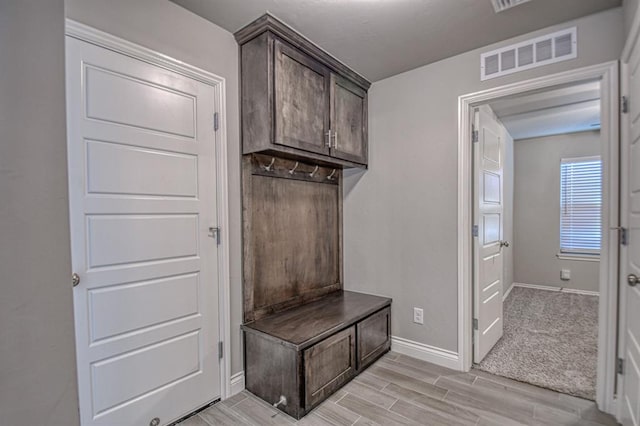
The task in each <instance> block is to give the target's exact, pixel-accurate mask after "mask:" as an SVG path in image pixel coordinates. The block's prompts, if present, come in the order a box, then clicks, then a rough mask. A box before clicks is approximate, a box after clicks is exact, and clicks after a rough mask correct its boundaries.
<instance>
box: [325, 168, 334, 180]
mask: <svg viewBox="0 0 640 426" xmlns="http://www.w3.org/2000/svg"><path fill="white" fill-rule="evenodd" d="M335 174H336V169H333V171H332V172H331V174H330V175H329V176H327V179H329V180H333V179H334V177H333V175H335Z"/></svg>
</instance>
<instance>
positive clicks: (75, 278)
mask: <svg viewBox="0 0 640 426" xmlns="http://www.w3.org/2000/svg"><path fill="white" fill-rule="evenodd" d="M71 284H73V286H74V287H75V286H77V285H78V284H80V275H78V274H76V273H75V272H74V273H73V275H71Z"/></svg>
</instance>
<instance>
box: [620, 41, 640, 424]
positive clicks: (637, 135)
mask: <svg viewBox="0 0 640 426" xmlns="http://www.w3.org/2000/svg"><path fill="white" fill-rule="evenodd" d="M622 85H623V93H625V94H626V95H627V96H628V97H629V99H630V102H629V112H628V113H627V114H623V115H622V120H621V131H622V147H621V153H620V160H621V161H620V167H621V177H622V179H621V188H622V195H621V216H620V219H621V226H623V227H625V228H627V229H628V240H627V241H628V245H626V246H625V245H621V246H620V258H621V264H622V267H621V284H620V285H621V287H620V303H621V304H622V305H623V306H622V307H621V309H622V310H621V315H623V316H624V328H623V329H622V330H621V331H620V337H621V341H622V347H621V351H620V354H619V356H620V357H622V358H624V362H625V364H624V365H625V367H624V374H623V376H622V398H621V400H622V401H621V402H622V407H621V410H620V411H621V418H620V420H621V422H622V424H623V425H625V426H631V425H633V426H639V425H640V285H635V286H630V285H629V284H628V283H627V276H628V275H629V274H634V275H636V276H638V277H640V167H639V165H640V105H639V102H638V99H640V48H639V47H638V41H636V45H635V47H634V49H633V52H632V54H631V57H630V61H629V63H624V62H623V63H622Z"/></svg>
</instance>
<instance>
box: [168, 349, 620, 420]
mask: <svg viewBox="0 0 640 426" xmlns="http://www.w3.org/2000/svg"><path fill="white" fill-rule="evenodd" d="M290 424H299V425H307V426H320V425H336V426H342V425H345V426H347V425H434V426H495V425H532V426H538V425H539V426H569V425H571V426H574V425H575V426H578V425H579V426H598V425H601V426H610V425H616V424H617V423H616V421H615V420H614V419H613V417H611V416H609V415H607V414H604V413H602V412H601V411H599V410H598V409H597V408H596V406H595V403H594V402H592V401H587V400H584V399H580V398H576V397H572V396H569V395H564V394H560V393H557V392H554V391H551V390H547V389H543V388H539V387H536V386H532V385H528V384H525V383H521V382H517V381H514V380H510V379H505V378H502V377H499V376H494V375H492V374H488V373H485V372H482V371H479V370H472V371H471V372H470V373H460V372H458V371H453V370H449V369H447V368H443V367H439V366H437V365H434V364H430V363H427V362H424V361H421V360H417V359H415V358H410V357H408V356H405V355H399V354H396V353H393V352H391V353H389V354H387V355H385V356H384V357H382V358H381V359H379V360H378V361H377V362H376V363H375V364H373V365H372V366H371V367H369V368H368V369H367V370H366V371H364V372H363V373H362V374H360V375H359V376H358V377H356V378H355V379H354V380H353V381H351V382H350V383H349V384H347V385H346V386H344V387H343V388H342V389H341V390H339V391H338V392H336V393H335V394H333V395H332V396H331V397H330V398H329V399H328V400H326V401H325V402H323V403H322V404H321V405H320V406H318V407H317V408H316V409H315V410H313V411H312V412H311V413H309V414H308V415H307V416H305V417H304V418H302V419H301V420H299V421H297V422H296V420H295V419H293V418H291V417H289V416H287V415H286V414H284V413H282V412H280V411H278V410H276V409H274V408H273V407H271V406H270V405H268V404H267V403H265V402H264V401H262V400H260V399H259V398H256V397H255V396H253V395H252V394H251V393H249V392H247V391H243V392H241V393H239V394H237V395H235V396H233V397H231V398H229V399H227V400H225V401H222V402H220V403H218V404H216V405H214V406H212V407H209V408H208V409H206V410H204V411H202V412H200V413H199V414H197V415H196V416H193V417H191V418H189V419H187V420H185V421H183V422H182V423H180V426H212V425H260V426H262V425H290Z"/></svg>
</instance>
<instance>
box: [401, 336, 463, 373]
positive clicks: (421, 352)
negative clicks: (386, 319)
mask: <svg viewBox="0 0 640 426" xmlns="http://www.w3.org/2000/svg"><path fill="white" fill-rule="evenodd" d="M391 350H392V351H394V352H397V353H399V354H403V355H407V356H410V357H413V358H418V359H421V360H423V361H427V362H430V363H432V364H436V365H439V366H441V367H446V368H451V369H452V370H460V360H459V359H458V354H457V353H456V352H453V351H449V350H447V349H442V348H436V347H435V346H429V345H425V344H424V343H420V342H414V341H413V340H409V339H404V338H402V337H397V336H392V337H391Z"/></svg>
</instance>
